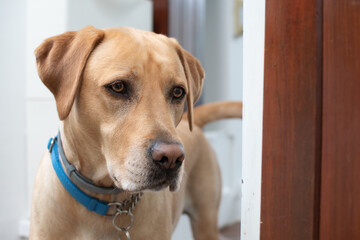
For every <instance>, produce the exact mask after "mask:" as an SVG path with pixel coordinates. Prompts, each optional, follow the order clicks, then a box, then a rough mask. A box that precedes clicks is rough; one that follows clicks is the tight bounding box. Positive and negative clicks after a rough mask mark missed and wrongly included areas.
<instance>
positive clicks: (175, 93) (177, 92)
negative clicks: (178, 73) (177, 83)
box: [173, 87, 185, 99]
mask: <svg viewBox="0 0 360 240" xmlns="http://www.w3.org/2000/svg"><path fill="white" fill-rule="evenodd" d="M184 93H185V90H184V89H183V88H181V87H176V88H174V90H173V96H174V98H175V99H180V98H182V97H183V96H184Z"/></svg>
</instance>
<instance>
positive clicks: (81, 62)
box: [35, 26, 104, 120]
mask: <svg viewBox="0 0 360 240" xmlns="http://www.w3.org/2000/svg"><path fill="white" fill-rule="evenodd" d="M103 38H104V32H103V31H102V30H99V29H96V28H94V27H92V26H89V27H86V28H84V29H82V30H80V31H76V32H66V33H64V34H61V35H58V36H55V37H51V38H48V39H46V40H45V41H44V42H43V43H42V44H41V45H40V46H39V47H37V48H36V50H35V56H36V64H37V69H38V73H39V76H40V78H41V80H42V81H43V83H44V84H45V86H46V87H47V88H48V89H49V90H50V91H51V92H52V94H53V95H54V97H55V100H56V107H57V111H58V114H59V118H60V120H64V119H65V118H66V117H67V116H68V115H69V113H70V110H71V107H72V105H73V103H74V100H75V96H76V94H77V91H78V89H79V87H80V81H81V78H82V73H83V70H84V67H85V65H86V62H87V59H88V57H89V56H90V53H91V52H92V50H93V49H94V48H95V47H96V45H97V44H99V43H100V42H101V40H102V39H103Z"/></svg>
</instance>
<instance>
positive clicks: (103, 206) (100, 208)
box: [48, 133, 110, 216]
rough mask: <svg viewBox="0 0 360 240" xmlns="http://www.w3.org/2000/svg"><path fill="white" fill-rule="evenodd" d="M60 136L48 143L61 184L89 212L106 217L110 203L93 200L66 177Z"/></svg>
mask: <svg viewBox="0 0 360 240" xmlns="http://www.w3.org/2000/svg"><path fill="white" fill-rule="evenodd" d="M59 135H60V133H59V134H58V136H56V137H54V138H51V139H50V140H49V143H48V149H49V152H50V154H51V162H52V165H53V167H54V170H55V172H56V175H57V176H58V178H59V180H60V182H61V184H62V185H63V186H64V188H65V189H66V190H67V191H68V193H70V195H71V196H72V197H73V198H75V199H76V200H77V201H78V202H79V203H80V204H81V205H83V206H84V207H86V208H87V209H88V210H89V211H94V212H96V213H98V214H100V215H103V216H106V215H107V212H108V210H109V208H110V206H109V205H108V203H106V202H103V201H100V200H98V199H96V198H93V197H91V196H89V195H87V194H86V193H84V192H83V191H81V190H80V189H79V188H78V187H77V186H76V185H75V184H74V183H73V182H72V181H71V180H70V179H69V177H68V176H67V175H66V173H65V171H64V169H63V167H62V165H61V162H60V159H59V151H58V137H59Z"/></svg>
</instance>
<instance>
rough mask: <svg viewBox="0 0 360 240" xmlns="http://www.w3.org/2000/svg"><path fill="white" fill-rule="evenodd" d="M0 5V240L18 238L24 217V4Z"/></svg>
mask: <svg viewBox="0 0 360 240" xmlns="http://www.w3.org/2000/svg"><path fill="white" fill-rule="evenodd" d="M25 1H26V0H13V1H1V2H0V26H1V40H0V41H1V42H0V53H1V54H0V189H1V192H0V206H1V207H0V239H7V240H8V239H9V240H11V239H17V236H18V223H19V220H20V219H21V217H23V216H24V215H26V201H27V198H26V196H27V194H26V191H27V190H26V187H25V186H26V171H25V167H26V161H25V85H26V81H25V79H26V73H25V44H26V42H25V41H26V25H25V20H26V19H25V16H26V9H25V4H26V2H25Z"/></svg>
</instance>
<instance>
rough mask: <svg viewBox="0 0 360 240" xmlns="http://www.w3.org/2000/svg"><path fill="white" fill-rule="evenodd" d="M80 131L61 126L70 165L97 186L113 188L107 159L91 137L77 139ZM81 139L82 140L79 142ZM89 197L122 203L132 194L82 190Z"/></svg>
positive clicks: (63, 142) (83, 136)
mask: <svg viewBox="0 0 360 240" xmlns="http://www.w3.org/2000/svg"><path fill="white" fill-rule="evenodd" d="M77 134H79V132H78V130H75V129H72V128H71V127H68V126H65V125H64V123H63V122H62V123H61V125H60V135H61V140H62V146H63V149H64V152H65V155H66V158H67V160H68V162H69V163H71V164H72V165H74V166H75V168H76V170H77V171H79V172H80V173H81V174H82V175H83V176H85V177H86V178H88V179H90V180H91V181H92V182H93V183H94V184H95V185H97V186H102V187H113V186H114V182H113V180H112V179H111V177H110V176H109V174H108V170H107V168H106V164H105V159H104V157H103V155H102V153H101V149H100V147H99V144H98V143H96V142H95V141H94V140H93V139H95V138H92V137H91V136H89V135H88V134H86V133H84V134H83V135H82V136H81V138H79V137H75V136H77ZM79 139H81V140H79ZM81 190H83V191H84V192H85V193H87V194H88V195H90V196H92V197H95V198H97V199H99V200H102V201H105V202H116V201H118V202H121V201H124V200H127V199H129V198H130V197H131V193H127V192H122V193H119V194H96V193H93V192H90V191H88V190H86V189H83V188H81Z"/></svg>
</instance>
